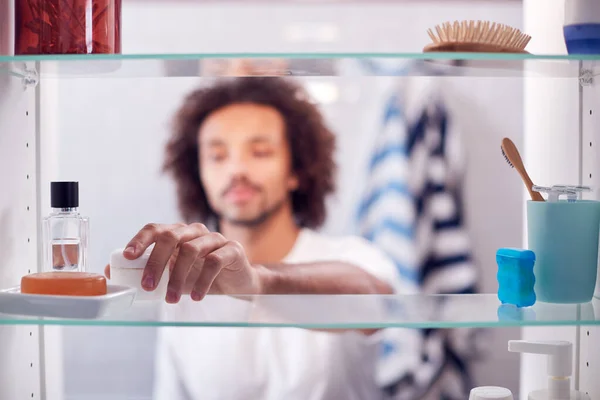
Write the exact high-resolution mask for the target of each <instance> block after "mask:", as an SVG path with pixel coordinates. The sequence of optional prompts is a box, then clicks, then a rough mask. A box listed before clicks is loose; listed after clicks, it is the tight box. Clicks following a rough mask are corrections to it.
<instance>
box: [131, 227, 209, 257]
mask: <svg viewBox="0 0 600 400" xmlns="http://www.w3.org/2000/svg"><path fill="white" fill-rule="evenodd" d="M184 227H187V228H189V229H188V230H187V235H186V236H184V237H183V239H184V240H192V239H193V238H195V237H197V236H199V235H201V234H203V233H206V232H208V228H206V226H204V225H203V224H191V225H185V224H173V225H167V224H147V225H146V226H144V227H143V228H142V229H141V230H140V231H139V232H138V233H137V234H136V235H135V236H134V237H133V238H132V239H131V240H130V241H129V243H127V246H125V250H124V251H123V255H124V256H125V258H127V259H129V260H134V259H136V258H138V257H139V256H141V255H142V254H143V253H144V251H146V249H147V248H148V247H150V245H151V244H152V243H155V242H156V239H157V237H158V235H160V234H162V233H164V232H165V231H169V230H175V229H178V228H184Z"/></svg>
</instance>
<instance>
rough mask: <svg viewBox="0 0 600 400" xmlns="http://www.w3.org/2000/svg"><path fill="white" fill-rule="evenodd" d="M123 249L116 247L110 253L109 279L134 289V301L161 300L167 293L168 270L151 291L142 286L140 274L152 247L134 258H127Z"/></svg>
mask: <svg viewBox="0 0 600 400" xmlns="http://www.w3.org/2000/svg"><path fill="white" fill-rule="evenodd" d="M123 250H124V249H118V250H115V251H113V252H112V253H111V255H110V281H111V283H114V284H117V285H127V286H130V287H133V288H135V289H136V291H137V294H136V296H135V301H161V300H163V301H164V300H165V296H166V295H167V284H168V283H169V271H168V269H167V268H165V271H164V273H163V275H162V277H161V278H160V281H159V282H158V286H157V287H156V289H154V290H153V291H151V292H148V291H146V290H145V289H143V288H142V274H143V272H144V267H146V263H147V262H148V258H149V257H150V253H151V251H152V247H151V248H149V249H148V250H146V252H145V253H144V254H142V255H141V256H140V257H138V258H136V259H135V260H128V259H127V258H125V256H124V255H123Z"/></svg>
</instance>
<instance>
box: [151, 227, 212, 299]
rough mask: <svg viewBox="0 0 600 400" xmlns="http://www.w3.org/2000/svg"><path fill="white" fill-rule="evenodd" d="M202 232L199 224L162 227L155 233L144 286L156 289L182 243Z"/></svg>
mask: <svg viewBox="0 0 600 400" xmlns="http://www.w3.org/2000/svg"><path fill="white" fill-rule="evenodd" d="M201 234H202V229H200V227H199V226H197V225H175V226H174V227H169V228H167V229H164V228H162V229H160V231H159V232H158V233H157V234H155V237H154V240H153V241H154V243H155V245H154V248H153V249H152V252H151V253H150V257H148V261H147V262H146V267H145V268H144V274H143V275H142V288H144V289H145V290H148V291H152V290H154V289H155V288H156V286H157V285H158V282H159V280H160V278H161V277H162V275H163V272H164V270H165V266H166V265H167V263H168V262H169V260H170V259H171V257H172V256H173V254H174V253H175V252H176V251H177V249H178V248H179V246H180V244H182V243H185V242H187V241H189V240H193V239H194V238H196V237H198V236H199V235H201Z"/></svg>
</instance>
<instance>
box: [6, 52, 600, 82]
mask: <svg viewBox="0 0 600 400" xmlns="http://www.w3.org/2000/svg"><path fill="white" fill-rule="evenodd" d="M274 60H277V62H274ZM240 61H244V62H250V63H252V66H253V70H254V73H252V74H253V75H284V76H357V75H358V76H404V75H412V76H420V75H424V76H435V75H449V76H492V77H502V76H509V77H510V76H541V77H579V75H580V73H579V71H580V64H581V62H585V64H584V65H585V66H586V68H590V69H591V74H592V76H594V75H600V55H589V56H569V55H533V54H511V53H505V54H503V53H212V54H108V55H107V54H94V55H39V56H0V71H5V72H6V71H10V72H11V73H12V74H13V75H16V76H23V77H26V76H30V75H31V70H32V68H35V71H36V72H37V73H38V74H39V75H40V76H41V77H42V78H44V77H49V78H52V77H60V78H63V77H68V78H77V77H99V78H100V77H108V78H119V77H169V76H220V75H228V74H230V73H227V72H223V65H224V64H226V63H228V62H229V63H231V62H240ZM348 62H354V64H356V65H354V67H350V68H349V67H348V65H347V64H348ZM3 64H4V65H3ZM36 64H37V65H36ZM351 64H352V63H351ZM0 73H1V72H0Z"/></svg>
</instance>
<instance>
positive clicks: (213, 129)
mask: <svg viewBox="0 0 600 400" xmlns="http://www.w3.org/2000/svg"><path fill="white" fill-rule="evenodd" d="M198 135H199V137H198V140H199V143H200V146H199V148H200V151H199V153H200V154H199V155H198V157H199V163H200V170H201V175H200V179H201V181H202V184H203V186H204V190H205V192H206V195H207V197H208V201H209V203H210V206H211V208H212V209H213V210H214V211H215V212H216V213H217V215H219V217H220V218H223V219H225V220H227V221H229V222H231V223H235V224H242V225H256V224H259V223H261V222H263V221H264V220H266V219H267V218H268V217H269V216H271V215H272V214H274V213H275V212H276V211H278V210H279V209H280V208H281V207H282V206H283V205H286V203H287V202H289V199H290V196H289V193H290V191H292V190H294V189H296V188H297V186H298V182H297V179H296V177H295V176H294V175H293V173H292V168H291V155H290V150H289V146H288V143H287V139H286V134H285V122H284V119H283V117H282V116H281V114H280V113H279V112H278V111H277V110H275V109H274V108H272V107H269V106H263V105H257V104H247V103H244V104H233V105H230V106H227V107H224V108H221V109H219V110H217V111H215V112H213V113H212V114H210V115H209V116H208V117H207V118H206V120H205V121H204V123H203V124H202V126H200V129H199V132H198Z"/></svg>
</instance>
